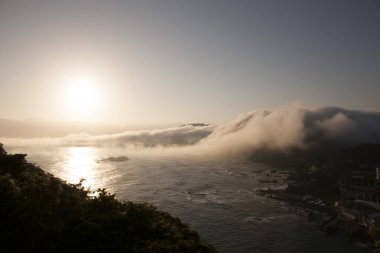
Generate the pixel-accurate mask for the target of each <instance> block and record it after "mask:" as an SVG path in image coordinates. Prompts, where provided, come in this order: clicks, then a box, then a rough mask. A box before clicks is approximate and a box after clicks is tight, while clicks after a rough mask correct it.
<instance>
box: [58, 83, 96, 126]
mask: <svg viewBox="0 0 380 253" xmlns="http://www.w3.org/2000/svg"><path fill="white" fill-rule="evenodd" d="M101 95H102V92H101V90H100V88H99V85H98V83H97V81H96V80H95V79H93V78H90V77H87V76H77V77H74V78H71V79H69V80H67V81H66V82H65V92H64V97H63V99H64V104H65V108H66V111H67V113H69V114H70V116H71V118H77V119H93V117H95V115H96V113H97V112H98V111H99V109H100V106H101Z"/></svg>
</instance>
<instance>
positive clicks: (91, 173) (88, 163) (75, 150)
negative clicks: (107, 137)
mask: <svg viewBox="0 0 380 253" xmlns="http://www.w3.org/2000/svg"><path fill="white" fill-rule="evenodd" d="M96 158H97V150H96V149H95V148H93V147H70V148H68V149H67V159H66V161H65V163H64V165H63V174H64V175H63V176H64V178H65V179H66V180H67V181H68V182H70V183H75V184H76V183H78V182H79V181H80V180H81V179H84V182H83V185H84V186H85V187H90V188H92V189H95V188H96V187H99V186H98V185H99V182H98V180H96V177H95V174H96V173H95V172H96V167H97V163H96Z"/></svg>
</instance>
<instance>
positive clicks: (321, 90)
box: [0, 0, 380, 123]
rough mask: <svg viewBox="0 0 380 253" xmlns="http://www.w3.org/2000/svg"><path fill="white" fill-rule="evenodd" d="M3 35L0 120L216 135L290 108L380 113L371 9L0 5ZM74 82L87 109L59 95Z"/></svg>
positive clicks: (265, 0)
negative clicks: (200, 125)
mask: <svg viewBox="0 0 380 253" xmlns="http://www.w3.org/2000/svg"><path fill="white" fill-rule="evenodd" d="M0 35H1V37H0V117H3V118H14V119H22V118H42V119H47V120H78V119H80V120H98V121H114V122H155V123H164V122H199V121H205V122H214V123H220V122H224V121H227V120H229V119H232V118H234V117H235V116H236V115H237V114H238V113H240V112H246V111H250V110H253V109H259V108H263V107H274V106H279V105H284V104H289V103H292V102H294V101H303V102H305V103H313V104H314V103H315V104H322V105H336V106H342V107H349V108H356V109H380V99H379V95H380V1H379V0H318V1H315V0H276V1H274V0H246V1H243V0H240V1H237V0H229V1H222V0H198V1H196V0H173V1H165V0H162V1H160V0H151V1H145V0H136V1H127V0H124V1H110V0H107V1H96V0H88V1H85V0H79V1H78V0H76V1H68V0H65V1H53V0H49V1H48V0H45V1H38V0H24V1H23V0H9V1H7V0H0ZM83 76H85V77H86V78H87V79H88V80H91V81H88V82H90V83H91V85H92V86H93V87H96V88H93V91H96V92H95V93H96V96H95V97H96V99H95V101H92V102H91V103H90V104H87V106H89V105H90V107H91V108H87V109H86V98H83V99H82V98H81V94H79V93H80V91H74V93H75V92H76V93H78V94H76V95H77V97H76V98H75V99H76V101H74V102H72V101H71V100H70V99H69V98H68V97H67V96H66V95H65V94H67V93H68V86H70V85H72V84H73V81H70V80H76V79H78V78H79V79H80V78H83ZM74 84H75V81H74ZM91 85H90V86H91ZM90 90H91V89H90ZM78 97H79V98H78ZM70 101H71V102H70ZM82 102H83V108H84V109H83V110H82V111H81V110H80V109H78V110H76V109H73V107H72V106H73V105H74V106H75V108H78V107H81V103H82ZM87 102H88V101H87ZM79 112H80V113H79Z"/></svg>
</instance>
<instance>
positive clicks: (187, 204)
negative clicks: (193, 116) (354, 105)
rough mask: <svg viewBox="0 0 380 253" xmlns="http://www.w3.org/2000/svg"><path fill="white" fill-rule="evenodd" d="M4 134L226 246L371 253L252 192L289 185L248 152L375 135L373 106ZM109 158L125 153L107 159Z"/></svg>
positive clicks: (42, 160) (76, 177) (9, 141)
mask: <svg viewBox="0 0 380 253" xmlns="http://www.w3.org/2000/svg"><path fill="white" fill-rule="evenodd" d="M0 141H1V142H3V143H4V144H5V148H6V149H7V150H8V151H9V152H10V153H26V154H28V157H27V158H28V160H29V161H31V162H35V163H36V164H38V165H39V166H41V167H42V168H43V169H44V170H46V171H48V172H50V173H52V174H54V175H55V176H58V177H60V178H62V179H64V180H67V181H68V182H70V183H78V182H79V181H80V180H81V179H82V178H83V179H85V181H84V182H83V184H84V185H85V186H86V187H90V188H92V189H96V188H106V189H107V190H109V191H110V192H112V193H115V194H116V197H117V198H119V199H121V200H132V201H137V202H145V201H146V202H149V203H152V204H154V205H156V206H157V207H158V208H160V209H162V210H165V211H168V212H170V213H171V214H173V215H174V216H178V217H179V218H180V219H181V220H183V221H184V222H186V223H188V224H189V225H190V227H191V228H193V229H196V230H197V231H199V233H200V235H201V236H202V238H204V239H206V240H209V241H210V242H211V243H212V244H213V245H215V246H216V247H218V248H219V249H220V250H221V251H222V252H342V251H344V252H370V249H369V248H366V247H363V246H360V245H355V244H354V243H352V242H349V241H348V240H346V239H345V238H344V237H343V235H341V234H336V235H332V236H326V235H324V234H323V233H320V232H319V231H318V225H319V223H320V222H321V221H322V220H323V219H324V218H326V217H325V216H324V215H323V214H317V219H316V220H315V221H308V219H307V213H306V212H305V210H304V209H302V208H297V207H294V206H291V205H289V204H287V203H284V202H280V201H276V200H271V199H268V198H266V197H264V196H260V195H257V194H256V193H257V190H260V189H268V188H272V189H275V188H284V187H286V185H287V182H286V180H284V178H282V176H281V175H271V173H270V171H271V169H272V168H271V167H269V166H267V165H263V164H257V163H254V162H252V161H249V159H247V158H248V157H250V155H252V154H254V153H255V152H256V151H259V150H261V149H267V150H273V151H283V152H287V150H289V149H292V148H298V149H300V150H309V149H311V150H313V149H315V148H324V147H331V146H337V147H340V146H345V145H354V144H358V143H363V142H379V141H380V113H379V112H369V111H354V110H347V109H342V108H336V107H321V106H305V105H299V104H294V105H291V106H285V107H280V108H276V109H271V110H257V111H253V112H248V113H244V114H241V115H239V116H238V117H237V118H236V119H235V120H232V121H230V122H228V123H226V124H224V125H220V126H215V125H207V124H188V125H182V126H179V127H172V128H165V129H157V130H142V131H127V132H124V133H120V134H109V135H88V134H84V133H83V134H77V133H76V134H71V135H69V136H66V137H63V138H47V137H46V138H34V139H15V138H1V139H0ZM115 157H128V158H129V160H121V161H114V162H111V161H113V160H112V159H107V158H115ZM272 177H274V178H272ZM272 181H273V183H270V182H272Z"/></svg>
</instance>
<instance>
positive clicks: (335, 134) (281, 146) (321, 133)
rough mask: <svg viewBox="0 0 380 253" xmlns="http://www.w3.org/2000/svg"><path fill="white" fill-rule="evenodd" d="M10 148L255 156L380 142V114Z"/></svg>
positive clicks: (278, 114)
mask: <svg viewBox="0 0 380 253" xmlns="http://www.w3.org/2000/svg"><path fill="white" fill-rule="evenodd" d="M1 141H2V142H4V143H5V144H9V145H28V144H36V143H37V144H38V143H40V144H41V143H45V144H47V145H96V146H104V145H109V146H119V147H120V146H121V147H137V148H155V147H161V148H162V147H164V148H169V147H170V148H177V149H178V148H182V149H183V150H185V151H186V152H200V153H207V154H210V153H211V154H212V153H214V154H218V153H219V154H232V155H240V154H247V155H249V154H252V153H254V152H255V151H256V150H259V149H263V148H265V149H269V150H280V151H282V150H287V149H289V148H299V149H309V148H312V147H321V148H323V147H324V146H325V145H326V146H329V147H330V146H334V145H337V146H341V145H352V144H358V143H363V142H380V112H378V111H358V110H348V109H343V108H338V107H322V106H307V105H299V104H294V105H291V106H285V107H279V108H276V109H271V110H257V111H253V112H248V113H244V114H241V115H239V116H238V117H237V118H236V119H235V120H232V121H230V122H228V123H226V124H224V125H221V126H212V125H202V124H189V125H183V126H180V127H172V128H166V129H159V130H142V131H127V132H124V133H120V134H110V135H96V136H93V135H87V134H75V135H69V136H66V137H64V138H38V139H4V138H3V139H2V140H1Z"/></svg>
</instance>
